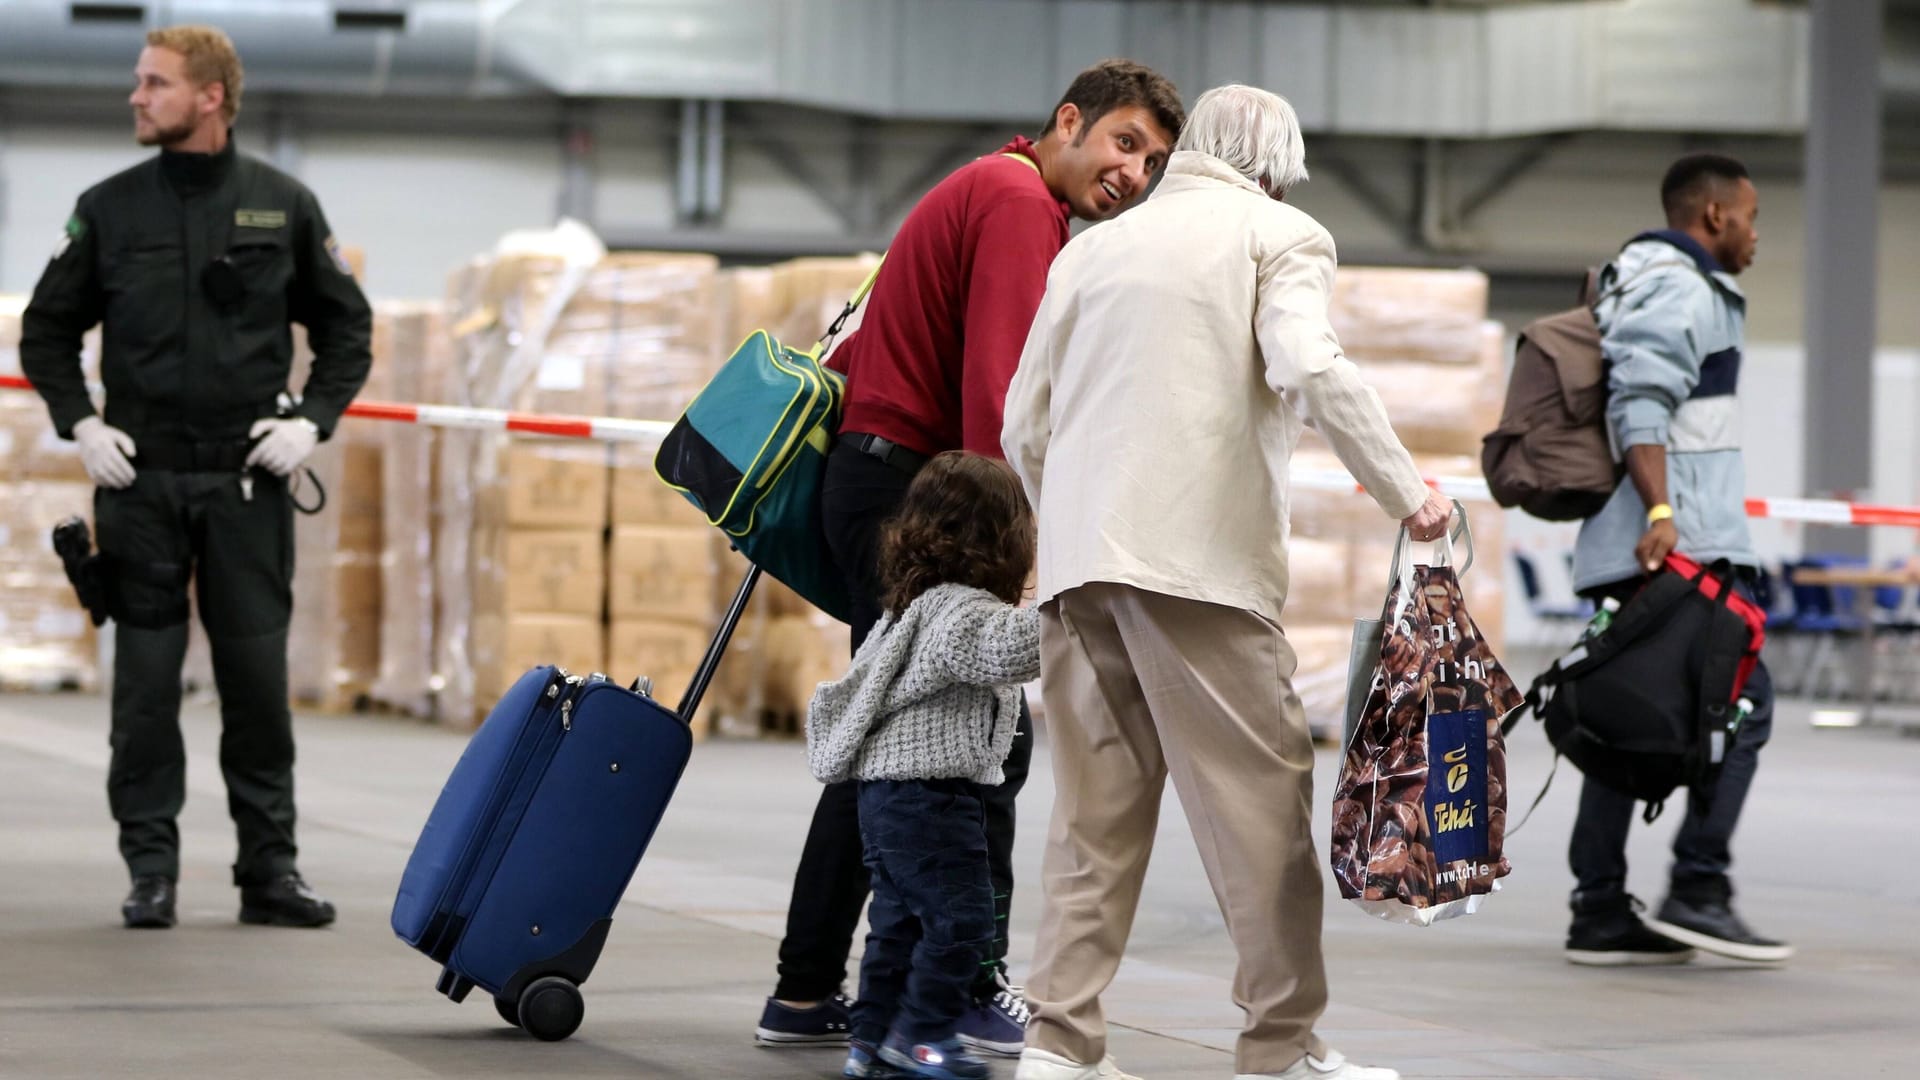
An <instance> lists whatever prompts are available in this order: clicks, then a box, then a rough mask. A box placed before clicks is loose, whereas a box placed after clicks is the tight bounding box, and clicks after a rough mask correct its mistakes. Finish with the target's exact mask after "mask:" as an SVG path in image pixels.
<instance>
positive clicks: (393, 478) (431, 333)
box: [367, 301, 451, 716]
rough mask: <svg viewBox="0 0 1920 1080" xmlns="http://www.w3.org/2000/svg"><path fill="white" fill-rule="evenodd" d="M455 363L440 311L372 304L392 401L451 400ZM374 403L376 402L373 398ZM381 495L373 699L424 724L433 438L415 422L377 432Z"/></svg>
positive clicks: (432, 306) (429, 684)
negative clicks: (451, 374) (377, 652)
mask: <svg viewBox="0 0 1920 1080" xmlns="http://www.w3.org/2000/svg"><path fill="white" fill-rule="evenodd" d="M450 362H451V357H450V353H449V349H448V340H447V335H446V323H445V320H444V319H443V318H442V306H441V305H440V304H439V303H437V302H436V303H408V302H396V301H383V302H380V303H378V304H376V305H375V306H374V320H373V364H374V370H375V371H377V372H381V373H382V376H381V384H382V386H383V388H384V390H385V393H386V395H388V396H389V397H391V398H392V399H393V400H395V401H401V402H437V401H444V400H446V398H445V394H446V382H447V378H448V368H449V365H450ZM367 396H369V397H371V396H372V395H370V394H369V395H367ZM376 437H378V438H379V440H380V446H381V459H380V464H381V473H380V495H381V501H382V504H383V505H382V510H381V523H382V526H381V550H380V663H379V668H378V671H377V674H376V676H375V678H374V682H373V698H374V700H376V701H378V702H380V703H381V704H383V705H385V706H388V707H392V708H397V709H399V710H401V711H403V712H407V713H411V714H413V715H416V716H425V715H428V714H429V713H430V711H431V708H432V698H433V691H434V688H435V680H434V670H435V665H434V651H433V645H434V619H435V609H434V574H433V552H434V548H435V544H434V540H435V535H436V533H437V530H438V526H439V522H440V514H439V512H438V508H437V507H436V505H435V503H434V498H433V493H434V475H435V471H436V463H437V457H436V455H435V453H434V447H435V433H434V431H433V429H431V428H425V427H419V426H416V425H412V424H395V423H386V424H380V425H378V427H377V429H376Z"/></svg>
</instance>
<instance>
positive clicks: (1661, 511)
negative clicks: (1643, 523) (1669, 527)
mask: <svg viewBox="0 0 1920 1080" xmlns="http://www.w3.org/2000/svg"><path fill="white" fill-rule="evenodd" d="M1672 517H1673V507H1671V506H1668V505H1667V504H1666V503H1661V504H1660V505H1659V506H1656V507H1653V508H1652V509H1650V510H1648V511H1647V524H1649V525H1651V524H1653V523H1654V522H1656V521H1668V520H1670V519H1672Z"/></svg>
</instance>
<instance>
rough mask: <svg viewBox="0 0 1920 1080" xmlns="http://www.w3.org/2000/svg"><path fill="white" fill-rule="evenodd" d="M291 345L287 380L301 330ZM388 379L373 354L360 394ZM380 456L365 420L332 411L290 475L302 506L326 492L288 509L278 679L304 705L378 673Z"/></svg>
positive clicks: (300, 365) (338, 696) (355, 687)
mask: <svg viewBox="0 0 1920 1080" xmlns="http://www.w3.org/2000/svg"><path fill="white" fill-rule="evenodd" d="M294 344H295V350H296V352H295V355H296V358H297V359H296V362H295V371H294V377H293V384H294V385H295V386H300V385H304V383H305V379H306V370H307V368H308V367H309V365H310V364H311V363H312V359H313V356H312V353H311V351H310V350H309V349H308V348H307V345H306V340H305V335H304V334H303V333H299V332H296V333H295V335H294ZM388 378H389V370H388V368H387V366H385V365H382V364H381V363H379V359H378V358H376V359H375V362H374V365H373V368H372V370H371V371H370V372H369V374H368V377H367V383H366V386H365V388H364V389H363V390H362V391H361V395H362V396H364V397H369V398H384V397H386V396H387V388H388ZM383 456H384V455H383V445H382V435H381V432H380V430H379V429H378V428H377V427H375V426H374V425H373V422H371V421H363V420H352V419H347V418H342V419H341V421H340V422H339V424H337V425H336V426H335V427H334V430H333V436H332V437H331V438H329V439H328V440H327V441H326V442H324V443H321V444H320V446H319V447H317V448H315V450H314V452H313V454H312V456H310V457H309V458H308V459H307V461H306V467H305V468H303V469H301V470H300V471H298V472H297V473H296V474H295V482H294V484H293V494H294V498H295V499H296V500H297V501H298V503H299V504H300V505H305V506H312V505H314V503H315V502H316V501H317V500H318V496H319V492H320V491H325V492H326V504H325V506H323V507H321V509H320V512H319V513H316V514H304V513H301V514H295V515H294V572H293V623H292V625H291V626H290V627H289V628H288V632H287V633H288V639H289V642H290V648H289V649H288V651H287V686H288V691H289V693H290V694H291V695H292V697H293V700H294V702H295V703H296V704H298V705H300V706H302V707H305V708H312V709H321V710H326V711H339V710H343V709H347V708H352V707H355V706H357V705H359V704H361V703H363V702H364V701H365V700H366V699H367V697H368V695H369V694H370V692H371V690H372V688H373V681H374V678H375V677H376V676H377V675H378V674H379V670H380V630H381V626H380V619H381V614H380V613H381V592H382V590H381V581H380V557H381V548H382V545H383V543H384V537H385V532H384V528H383V524H382V519H383V517H384V514H385V502H384V498H383V495H382V487H383V483H384V477H383V464H382V460H383ZM307 470H311V471H312V476H311V477H308V476H307ZM315 480H317V481H318V483H319V488H318V489H316V488H315V487H314V485H313V483H312V481H315Z"/></svg>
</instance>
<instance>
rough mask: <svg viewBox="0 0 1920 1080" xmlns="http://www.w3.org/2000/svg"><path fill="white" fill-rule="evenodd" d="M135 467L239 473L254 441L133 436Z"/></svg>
mask: <svg viewBox="0 0 1920 1080" xmlns="http://www.w3.org/2000/svg"><path fill="white" fill-rule="evenodd" d="M133 446H134V452H133V467H134V468H135V469H153V470H157V471H159V472H226V473H237V472H239V471H240V470H241V469H242V468H244V467H245V466H246V464H247V452H248V451H249V450H250V449H252V447H253V443H252V442H251V441H249V440H247V439H220V440H217V441H213V442H194V441H191V440H187V439H153V438H148V439H142V438H139V437H138V436H135V438H134V440H133Z"/></svg>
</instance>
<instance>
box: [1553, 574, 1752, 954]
mask: <svg viewBox="0 0 1920 1080" xmlns="http://www.w3.org/2000/svg"><path fill="white" fill-rule="evenodd" d="M1640 584H1641V582H1640V579H1637V578H1635V579H1632V580H1629V581H1623V582H1618V583H1616V584H1613V585H1605V586H1601V587H1600V588H1597V589H1592V590H1589V591H1588V592H1587V593H1586V594H1584V595H1586V596H1588V597H1589V598H1591V599H1593V600H1596V601H1597V600H1599V599H1601V598H1603V597H1607V596H1611V597H1613V598H1614V599H1616V600H1618V601H1620V602H1621V604H1623V605H1624V604H1625V603H1626V602H1627V600H1628V599H1629V598H1630V597H1632V596H1633V594H1634V593H1635V592H1636V591H1638V589H1639V587H1640ZM1742 696H1744V697H1746V698H1747V699H1748V700H1750V701H1752V702H1753V712H1752V714H1751V715H1749V716H1748V717H1747V718H1746V720H1745V721H1744V722H1743V723H1742V724H1741V725H1740V730H1739V731H1738V732H1737V733H1736V734H1735V735H1734V739H1733V745H1732V746H1731V747H1729V748H1728V749H1727V755H1726V758H1725V759H1724V760H1723V761H1722V762H1721V765H1720V776H1719V780H1718V782H1717V783H1716V784H1715V785H1714V788H1713V792H1712V795H1711V797H1710V798H1709V799H1708V800H1707V801H1706V803H1705V805H1704V806H1696V805H1694V802H1695V800H1693V799H1691V798H1689V799H1688V800H1686V802H1687V809H1686V818H1685V819H1684V820H1683V821H1681V823H1680V831H1679V832H1677V833H1675V834H1674V838H1673V869H1672V873H1671V885H1670V887H1671V888H1672V889H1673V890H1674V891H1676V892H1680V893H1682V894H1683V895H1686V894H1691V893H1693V892H1694V891H1696V890H1699V889H1701V888H1703V887H1704V888H1705V889H1707V890H1709V891H1711V890H1713V889H1715V888H1718V887H1719V886H1720V885H1721V883H1723V882H1725V881H1726V879H1727V871H1728V870H1729V869H1730V868H1731V867H1732V866H1733V851H1732V845H1733V830H1734V827H1735V826H1736V825H1738V824H1739V823H1740V810H1741V808H1742V807H1744V806H1745V805H1746V802H1747V792H1748V791H1749V790H1751V789H1752V787H1753V776H1754V773H1755V772H1756V771H1758V769H1759V766H1760V748H1761V747H1763V746H1765V745H1766V744H1767V739H1768V738H1769V737H1770V736H1771V735H1772V734H1773V676H1772V675H1770V674H1769V673H1768V671H1767V666H1766V664H1764V663H1762V664H1759V665H1757V666H1756V667H1755V668H1754V669H1753V674H1752V675H1751V676H1749V677H1748V679H1747V685H1746V689H1745V690H1744V691H1743V695H1742ZM1633 819H1634V799H1633V796H1631V795H1627V794H1624V793H1622V792H1620V791H1616V790H1615V789H1613V788H1610V787H1608V786H1606V785H1605V784H1601V783H1598V782H1596V781H1594V780H1591V779H1587V780H1584V781H1582V784H1581V788H1580V809H1579V812H1578V813H1577V815H1576V816H1575V817H1574V821H1573V837H1572V840H1571V841H1570V842H1569V844H1568V852H1567V857H1568V862H1569V863H1570V864H1571V865H1572V868H1573V876H1574V879H1575V886H1574V888H1575V890H1576V891H1575V892H1574V897H1573V907H1574V910H1575V911H1576V912H1577V913H1580V914H1583V915H1595V916H1601V917H1605V916H1608V915H1614V914H1618V913H1619V912H1621V911H1624V910H1626V907H1627V835H1628V833H1629V832H1630V831H1631V830H1632V828H1633Z"/></svg>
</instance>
